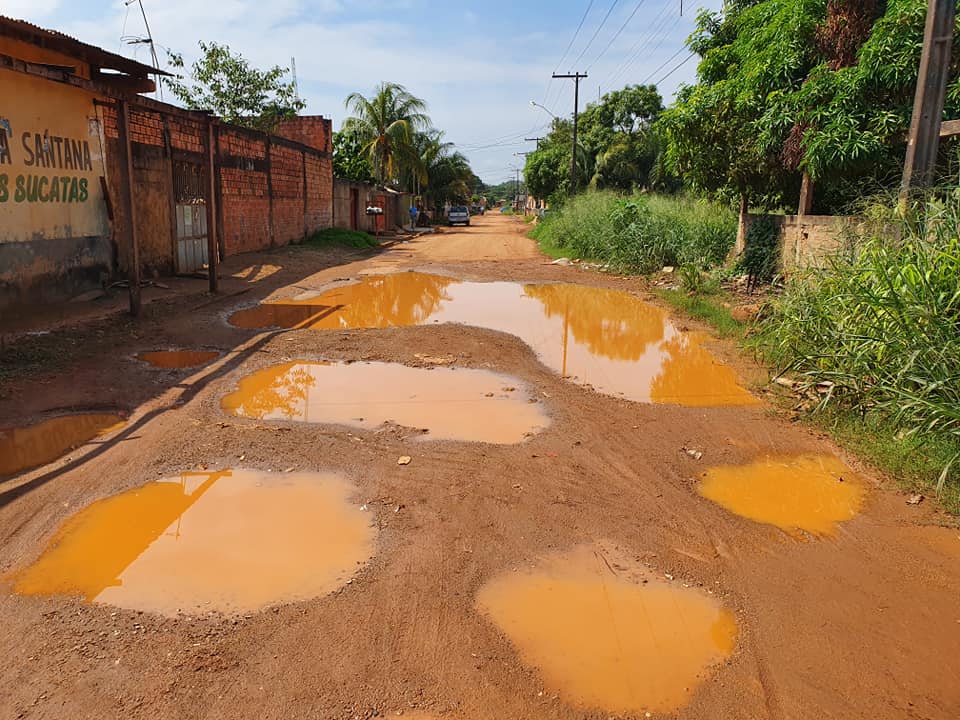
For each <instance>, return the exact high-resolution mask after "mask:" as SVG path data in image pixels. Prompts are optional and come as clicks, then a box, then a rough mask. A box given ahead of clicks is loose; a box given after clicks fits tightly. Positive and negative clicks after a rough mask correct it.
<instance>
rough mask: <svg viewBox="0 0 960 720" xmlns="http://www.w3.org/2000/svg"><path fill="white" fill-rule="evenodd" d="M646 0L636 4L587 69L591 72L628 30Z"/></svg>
mask: <svg viewBox="0 0 960 720" xmlns="http://www.w3.org/2000/svg"><path fill="white" fill-rule="evenodd" d="M646 1H647V0H640V2H638V3H637V4H636V7H634V8H633V12H632V13H630V15H629V16H628V17H627V19H626V20H624V21H623V25H621V26H620V29H619V30H617V32H615V33H614V34H613V37H612V38H610V42H608V43H607V46H606V47H605V48H603V50H601V51H600V54H599V55H597V56H596V57H595V58H594V59H593V62H592V63H590V64H589V65H588V66H587V70H586V71H587V72H590V68H592V67H593V66H594V65H596V64H597V61H598V60H599V59H600V58H602V57H603V56H604V55H605V54H606V52H607V50H609V49H610V46H611V45H613V44H614V43H615V42H616V41H617V38H618V37H620V34H621V33H622V32H623V31H624V30H626V28H627V25H629V24H630V21H631V20H633V16H634V15H636V14H637V12H638V11H639V10H640V8H641V7H643V4H644V3H645V2H646Z"/></svg>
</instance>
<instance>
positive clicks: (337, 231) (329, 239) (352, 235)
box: [304, 228, 380, 248]
mask: <svg viewBox="0 0 960 720" xmlns="http://www.w3.org/2000/svg"><path fill="white" fill-rule="evenodd" d="M304 245H307V246H309V247H326V246H329V245H346V246H347V247H352V248H373V247H379V246H380V241H379V240H377V238H375V237H374V236H373V235H369V234H367V233H365V232H357V231H356V230H344V229H343V228H327V229H326V230H320V231H319V232H315V233H314V234H313V235H311V236H310V237H308V238H307V239H306V240H305V241H304Z"/></svg>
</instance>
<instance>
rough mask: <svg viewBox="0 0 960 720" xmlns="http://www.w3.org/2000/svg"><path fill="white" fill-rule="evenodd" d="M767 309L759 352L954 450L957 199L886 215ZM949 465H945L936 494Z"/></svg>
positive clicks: (862, 409) (959, 357) (833, 400)
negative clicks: (948, 445) (903, 212)
mask: <svg viewBox="0 0 960 720" xmlns="http://www.w3.org/2000/svg"><path fill="white" fill-rule="evenodd" d="M881 219H882V220H883V222H880V223H877V222H874V223H871V224H870V225H869V226H868V227H867V229H865V230H863V231H862V232H860V233H859V234H857V235H856V236H855V237H854V238H853V243H852V247H851V248H850V249H846V250H845V251H844V252H842V253H837V254H836V255H835V256H833V257H832V258H830V259H829V262H828V265H827V266H826V267H825V268H824V269H821V270H812V271H809V272H807V273H805V274H804V275H802V276H799V277H795V278H793V279H792V280H791V282H790V283H789V284H788V285H787V287H786V289H785V292H784V294H783V295H782V296H781V297H780V298H779V299H778V300H777V301H776V302H774V303H773V306H772V308H771V313H770V316H769V317H768V319H767V320H766V321H765V322H764V323H763V325H762V328H761V334H760V335H759V347H760V349H761V350H762V351H763V352H764V353H765V354H766V356H767V357H768V358H769V359H771V360H772V361H773V362H774V363H775V364H776V366H777V367H778V368H779V369H780V370H782V371H794V372H797V373H799V374H800V375H801V376H802V377H803V378H805V380H806V381H808V382H809V383H811V384H814V383H831V384H830V385H824V386H822V387H825V388H831V390H830V392H826V393H824V395H823V400H822V403H821V406H825V405H827V404H835V405H838V406H840V407H846V408H849V409H852V410H854V411H857V412H859V413H861V414H863V415H866V414H871V415H878V416H879V417H881V418H883V419H885V420H886V421H889V422H891V423H893V424H894V425H895V426H896V427H899V428H901V429H902V431H903V432H904V433H907V434H911V435H917V436H919V437H921V438H927V439H929V440H930V441H931V442H933V443H938V444H940V445H942V444H943V443H948V444H951V445H953V446H954V447H955V448H956V451H957V452H956V453H954V455H953V459H954V460H955V459H956V457H957V453H960V240H958V236H960V198H957V197H953V198H951V199H950V200H949V201H947V202H943V201H930V202H928V203H926V204H925V205H924V206H923V207H922V208H920V209H919V211H918V212H916V213H913V214H910V215H908V216H907V217H897V216H896V214H895V213H894V212H893V211H892V210H889V211H888V212H886V213H885V216H884V217H882V218H881ZM951 464H952V461H951V462H948V463H946V467H945V468H944V472H943V475H942V476H941V477H940V482H939V485H938V488H937V490H938V492H939V491H941V490H942V489H943V484H944V482H946V479H947V474H948V472H949V470H950V465H951Z"/></svg>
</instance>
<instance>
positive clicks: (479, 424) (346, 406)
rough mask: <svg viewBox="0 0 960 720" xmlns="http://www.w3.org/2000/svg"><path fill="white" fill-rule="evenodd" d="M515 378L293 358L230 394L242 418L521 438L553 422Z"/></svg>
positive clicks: (229, 402) (482, 438) (227, 400)
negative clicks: (393, 425)
mask: <svg viewBox="0 0 960 720" xmlns="http://www.w3.org/2000/svg"><path fill="white" fill-rule="evenodd" d="M532 399H533V398H532V397H531V396H530V394H529V392H528V391H527V390H526V389H525V388H524V387H523V385H522V384H521V383H518V382H517V380H516V379H514V378H511V377H509V376H507V375H500V374H498V373H494V372H489V371H487V370H472V369H464V368H457V369H454V368H434V369H427V368H414V367H407V366H406V365H400V364H396V363H380V362H372V363H349V364H346V363H327V362H290V363H285V364H283V365H275V366H273V367H269V368H267V369H265V370H260V371H259V372H256V373H254V374H252V375H249V376H247V377H244V378H242V379H241V380H240V383H239V387H238V388H237V390H236V391H235V392H233V393H231V394H229V395H227V396H226V397H224V398H223V400H222V402H221V405H222V406H223V408H224V410H226V411H228V412H230V413H232V414H234V415H239V416H242V417H250V418H257V419H272V420H293V421H298V422H311V423H326V424H332V425H351V426H354V427H359V428H362V429H366V430H372V429H374V428H376V427H378V426H380V425H382V424H383V423H385V422H393V423H396V424H397V425H403V426H406V427H411V428H421V429H426V430H427V431H428V432H427V434H426V435H424V437H425V438H426V439H437V440H464V441H476V442H489V443H504V444H507V443H518V442H521V441H522V440H523V439H524V437H525V436H527V435H528V434H530V433H533V432H536V431H537V430H540V429H542V428H543V427H545V426H546V425H547V424H548V423H549V420H548V418H547V417H546V415H545V414H544V412H543V410H542V405H541V404H540V403H535V402H531V400H532Z"/></svg>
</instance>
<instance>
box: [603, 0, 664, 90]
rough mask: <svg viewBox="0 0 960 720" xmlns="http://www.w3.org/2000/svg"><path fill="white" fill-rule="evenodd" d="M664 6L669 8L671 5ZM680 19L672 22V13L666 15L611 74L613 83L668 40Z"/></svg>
mask: <svg viewBox="0 0 960 720" xmlns="http://www.w3.org/2000/svg"><path fill="white" fill-rule="evenodd" d="M664 7H665V8H667V7H669V5H666V6H664ZM680 20H681V18H680V16H679V15H678V16H677V17H676V18H674V19H673V22H672V23H671V22H670V15H669V14H668V15H664V16H663V19H662V20H661V22H660V25H659V26H658V27H656V28H655V29H654V30H653V31H652V32H650V33H649V34H648V35H647V37H646V39H645V40H644V41H643V42H641V43H640V44H639V45H638V47H637V49H636V51H635V52H634V53H633V54H632V55H631V57H630V58H629V59H628V60H627V61H626V62H625V63H624V64H623V65H622V66H621V67H620V69H619V70H618V71H617V72H615V73H614V74H613V75H612V76H611V78H610V83H611V85H612V83H613V82H614V81H615V80H616V79H617V78H620V77H622V76H623V75H624V74H626V73H627V72H628V71H629V70H630V69H631V68H632V67H633V66H634V65H635V64H636V62H637V60H639V59H640V58H641V56H643V55H644V53H645V52H646V53H647V54H652V53H653V52H655V51H656V50H657V49H658V48H659V47H660V46H661V45H663V42H664V40H666V38H667V37H668V36H669V35H670V33H672V32H673V30H674V28H676V26H677V25H678V24H679V23H680ZM654 43H656V44H654ZM651 45H652V47H651Z"/></svg>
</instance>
